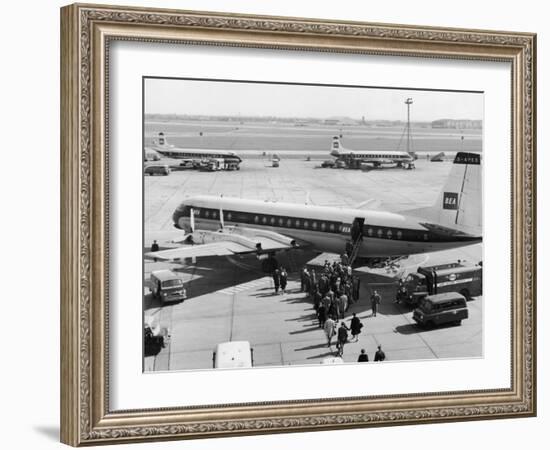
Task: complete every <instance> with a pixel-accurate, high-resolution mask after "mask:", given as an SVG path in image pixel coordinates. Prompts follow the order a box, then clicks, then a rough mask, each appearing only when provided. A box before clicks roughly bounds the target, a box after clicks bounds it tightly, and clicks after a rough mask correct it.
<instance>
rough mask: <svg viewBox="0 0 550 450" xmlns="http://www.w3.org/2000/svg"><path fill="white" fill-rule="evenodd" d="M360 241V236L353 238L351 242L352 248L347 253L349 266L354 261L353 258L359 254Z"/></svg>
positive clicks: (361, 239) (361, 241) (361, 240)
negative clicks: (348, 253)
mask: <svg viewBox="0 0 550 450" xmlns="http://www.w3.org/2000/svg"><path fill="white" fill-rule="evenodd" d="M362 243H363V238H362V237H359V238H357V239H355V241H354V242H353V248H352V250H351V254H350V255H349V259H348V261H349V265H350V266H353V263H354V262H355V259H356V258H357V255H358V254H359V249H360V248H361V244H362Z"/></svg>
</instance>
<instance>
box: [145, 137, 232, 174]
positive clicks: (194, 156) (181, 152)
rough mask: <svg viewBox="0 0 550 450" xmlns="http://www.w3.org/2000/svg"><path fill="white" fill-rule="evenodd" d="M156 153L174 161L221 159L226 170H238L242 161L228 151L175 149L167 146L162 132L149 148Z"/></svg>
mask: <svg viewBox="0 0 550 450" xmlns="http://www.w3.org/2000/svg"><path fill="white" fill-rule="evenodd" d="M151 149H152V150H155V151H156V152H157V153H160V154H161V155H163V156H167V157H169V158H175V159H183V160H186V161H197V162H200V161H204V160H208V159H223V160H224V164H225V166H226V168H229V169H237V170H239V164H240V163H241V162H242V159H241V158H240V157H239V156H238V155H237V154H236V153H235V152H232V151H229V150H207V149H202V148H177V147H174V146H173V145H171V144H168V140H167V139H166V137H165V136H164V133H163V132H160V133H159V134H158V141H156V142H155V143H154V144H153V146H152V147H151Z"/></svg>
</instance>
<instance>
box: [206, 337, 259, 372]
mask: <svg viewBox="0 0 550 450" xmlns="http://www.w3.org/2000/svg"><path fill="white" fill-rule="evenodd" d="M253 353H254V350H253V349H252V348H251V347H250V342H248V341H232V342H222V343H221V344H218V345H217V346H216V350H215V351H214V353H213V354H212V364H213V366H214V369H236V368H239V369H244V368H250V367H252V366H253V365H254V357H253Z"/></svg>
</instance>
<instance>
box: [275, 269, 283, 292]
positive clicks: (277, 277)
mask: <svg viewBox="0 0 550 450" xmlns="http://www.w3.org/2000/svg"><path fill="white" fill-rule="evenodd" d="M273 285H274V286H275V294H278V293H279V286H280V285H281V272H279V269H275V270H274V271H273Z"/></svg>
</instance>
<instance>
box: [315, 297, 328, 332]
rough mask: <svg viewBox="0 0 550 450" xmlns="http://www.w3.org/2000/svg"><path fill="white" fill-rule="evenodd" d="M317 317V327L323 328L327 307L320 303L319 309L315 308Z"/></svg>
mask: <svg viewBox="0 0 550 450" xmlns="http://www.w3.org/2000/svg"><path fill="white" fill-rule="evenodd" d="M317 319H318V320H319V328H324V326H325V322H326V321H327V309H326V308H325V307H324V305H323V304H322V303H321V304H320V305H319V309H317Z"/></svg>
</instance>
